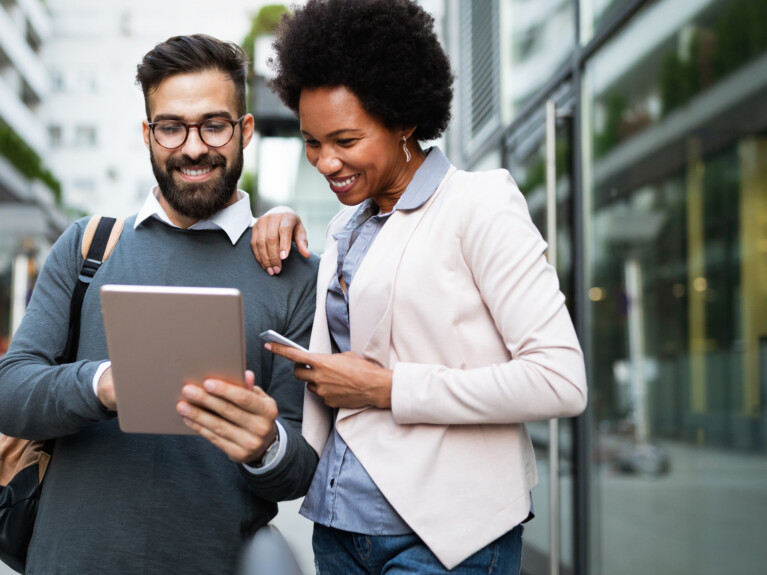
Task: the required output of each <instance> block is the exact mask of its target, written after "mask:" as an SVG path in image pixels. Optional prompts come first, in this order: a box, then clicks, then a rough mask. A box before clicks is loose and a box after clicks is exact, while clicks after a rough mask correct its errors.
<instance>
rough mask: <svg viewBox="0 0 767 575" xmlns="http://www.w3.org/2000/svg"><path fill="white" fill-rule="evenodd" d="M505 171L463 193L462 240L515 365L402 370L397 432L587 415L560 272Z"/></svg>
mask: <svg viewBox="0 0 767 575" xmlns="http://www.w3.org/2000/svg"><path fill="white" fill-rule="evenodd" d="M495 173H496V174H498V173H499V172H495ZM503 173H504V174H505V178H503V179H501V180H499V179H498V177H497V176H496V177H495V178H494V179H493V182H494V184H495V185H490V186H483V187H481V188H480V187H478V186H475V189H476V190H479V189H481V190H482V193H474V191H472V192H466V193H463V194H461V216H460V222H461V223H460V242H461V249H462V254H463V258H464V260H465V264H466V265H467V266H468V268H469V269H470V272H471V274H472V276H473V278H474V282H475V284H476V286H477V289H478V290H479V292H480V295H481V298H482V300H483V302H484V304H485V305H486V306H487V308H488V310H489V311H490V314H491V316H492V318H493V321H494V323H495V328H496V330H497V332H498V333H499V334H500V336H501V337H502V339H503V342H504V345H505V347H506V349H507V350H508V352H509V356H510V358H511V359H510V360H508V361H505V362H499V363H495V364H492V365H487V366H486V367H480V368H474V369H455V368H452V369H451V368H448V367H446V366H443V365H428V364H420V363H406V362H400V363H398V364H397V365H396V366H395V367H394V376H393V387H392V414H393V417H394V419H395V421H396V422H397V423H399V424H415V423H425V424H482V423H499V424H509V423H520V422H524V421H531V420H540V419H550V418H556V417H569V416H575V415H578V414H579V413H581V412H582V411H583V410H584V409H585V406H586V395H587V393H586V374H585V367H584V362H583V353H582V351H581V347H580V344H579V343H578V338H577V336H576V334H575V329H574V327H573V324H572V321H571V319H570V316H569V313H568V311H567V308H566V307H565V298H564V295H563V294H562V292H561V291H560V290H559V281H558V278H557V275H556V271H555V269H554V268H553V267H552V266H551V265H549V263H548V262H547V261H546V257H545V251H546V247H547V246H546V243H545V242H544V241H543V238H542V237H541V235H540V233H539V232H538V230H537V229H536V228H535V226H534V224H533V222H532V220H531V218H530V214H529V212H528V209H527V204H526V202H525V200H524V197H523V196H522V194H521V193H520V191H519V190H518V189H517V187H516V185H515V184H514V182H513V180H512V179H511V177H510V176H509V175H508V172H503ZM469 176H471V175H470V174H469ZM471 343H472V344H475V345H476V342H471Z"/></svg>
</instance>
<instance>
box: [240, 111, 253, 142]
mask: <svg viewBox="0 0 767 575" xmlns="http://www.w3.org/2000/svg"><path fill="white" fill-rule="evenodd" d="M255 122H256V121H255V119H254V118H253V114H245V117H244V118H243V119H242V122H240V125H241V126H242V147H243V148H245V147H246V146H247V145H248V144H250V141H251V140H252V139H253V132H254V130H255Z"/></svg>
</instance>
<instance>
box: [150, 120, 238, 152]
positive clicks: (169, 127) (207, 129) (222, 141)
mask: <svg viewBox="0 0 767 575" xmlns="http://www.w3.org/2000/svg"><path fill="white" fill-rule="evenodd" d="M188 130H189V127H188V126H187V125H186V124H185V123H183V122H177V121H175V120H161V121H160V122H157V123H156V124H155V127H154V137H155V139H156V140H157V143H158V144H160V145H161V146H164V147H166V148H178V147H179V146H181V145H182V144H183V143H184V141H185V140H186V136H187V131H188ZM198 131H199V134H200V138H201V139H202V141H203V142H205V144H206V145H208V146H210V147H212V148H219V147H221V146H225V145H226V144H227V143H229V140H231V139H232V134H234V126H233V125H232V124H231V123H229V122H228V121H226V120H222V119H216V118H210V119H208V120H205V121H204V122H203V123H202V124H200V125H199V127H198Z"/></svg>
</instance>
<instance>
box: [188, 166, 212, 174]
mask: <svg viewBox="0 0 767 575" xmlns="http://www.w3.org/2000/svg"><path fill="white" fill-rule="evenodd" d="M212 169H213V166H208V167H207V168H203V169H202V170H190V169H188V168H180V170H181V173H182V174H184V175H185V176H202V175H203V174H207V173H208V172H210V171H211V170H212Z"/></svg>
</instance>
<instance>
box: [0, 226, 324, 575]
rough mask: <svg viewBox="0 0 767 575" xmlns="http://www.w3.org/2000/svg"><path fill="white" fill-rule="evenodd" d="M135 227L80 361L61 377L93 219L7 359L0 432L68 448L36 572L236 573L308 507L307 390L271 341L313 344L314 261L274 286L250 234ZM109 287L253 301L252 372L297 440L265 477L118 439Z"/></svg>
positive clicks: (107, 276)
mask: <svg viewBox="0 0 767 575" xmlns="http://www.w3.org/2000/svg"><path fill="white" fill-rule="evenodd" d="M133 222H134V218H129V219H128V220H127V221H126V225H125V229H124V231H123V233H122V236H121V238H120V240H119V242H118V243H117V247H116V248H115V250H114V252H113V253H112V255H111V257H110V258H109V259H108V260H107V261H106V262H105V263H104V265H103V266H102V267H101V269H100V270H99V272H98V273H97V274H96V277H95V278H94V281H93V283H92V284H91V286H90V288H89V290H88V293H87V295H86V297H85V302H84V304H83V308H82V330H81V337H80V348H79V352H78V359H77V361H76V362H75V363H71V364H67V365H55V360H54V358H55V357H56V356H57V355H59V354H60V353H61V351H62V350H63V348H64V345H65V342H66V337H67V328H68V317H69V305H70V297H71V294H72V289H73V286H74V284H75V282H76V279H77V275H78V271H79V269H80V266H81V264H82V257H81V256H80V241H81V238H82V232H83V229H84V226H85V224H86V223H87V220H80V221H78V222H76V223H75V224H73V225H72V226H71V227H70V228H69V229H68V230H67V231H66V232H65V233H64V234H63V235H62V236H61V238H60V239H59V241H58V242H56V245H55V246H54V247H53V250H52V251H51V254H50V256H49V257H48V259H47V260H46V262H45V265H44V267H43V269H42V271H41V274H40V277H39V279H38V282H37V284H36V286H35V290H34V293H33V295H32V300H31V302H30V304H29V308H28V310H27V313H26V315H25V317H24V320H23V321H22V323H21V326H20V327H19V329H18V331H17V332H16V334H15V336H14V338H13V342H12V343H11V347H10V349H9V350H8V353H7V354H6V355H5V357H3V358H2V360H0V432H2V433H5V434H7V435H11V436H16V437H25V438H30V439H47V438H53V437H55V438H58V439H57V440H56V445H55V448H54V453H53V460H52V462H51V465H50V467H49V469H48V473H47V475H46V478H45V483H44V486H43V497H42V499H41V502H40V509H39V513H38V518H37V523H36V525H35V533H34V536H33V539H32V543H31V546H30V550H29V559H28V563H27V573H28V574H32V575H34V574H44V575H51V574H55V573H65V574H72V575H88V574H96V573H98V574H104V573H115V574H117V573H120V574H121V573H126V574H127V573H130V574H155V573H156V574H169V573H173V574H185V573H190V574H191V573H194V574H198V573H200V574H202V573H211V574H213V573H215V574H226V573H233V572H234V571H235V568H236V564H237V560H238V554H239V552H240V550H241V547H242V543H243V541H244V539H245V538H246V537H247V536H248V535H249V534H251V533H252V532H253V531H254V530H255V529H256V528H257V527H259V526H261V525H263V524H265V523H267V522H268V521H269V520H270V519H271V518H272V517H274V515H275V514H276V513H277V505H276V502H277V501H279V500H286V499H294V498H296V497H300V496H301V495H303V494H304V493H305V492H306V490H307V489H308V487H309V483H310V481H311V478H312V474H313V472H314V469H315V467H316V464H317V456H316V454H315V453H314V451H313V450H312V448H311V447H309V446H308V444H307V443H306V442H305V441H304V440H303V438H302V437H301V435H300V422H301V413H302V400H303V384H302V383H301V382H299V381H297V380H296V379H295V378H294V377H293V365H292V364H291V363H290V362H288V361H286V360H284V359H282V358H280V357H278V356H274V355H272V354H271V353H269V352H267V351H266V350H265V349H264V348H263V342H262V341H261V340H260V338H259V333H260V332H262V331H264V330H266V329H274V330H276V331H278V332H280V333H282V334H284V335H286V336H287V337H289V338H290V339H292V340H294V341H296V342H298V343H301V344H303V345H305V346H306V345H308V341H309V334H310V330H311V323H312V318H313V315H314V304H315V301H314V300H315V295H314V294H315V281H316V272H317V264H318V260H317V258H314V257H313V258H312V259H311V260H309V261H307V260H305V259H304V258H302V257H301V256H295V255H293V254H296V253H297V252H296V250H293V251H291V256H290V258H291V259H292V260H294V261H290V262H289V263H288V265H286V266H285V267H284V270H283V272H282V273H281V274H280V275H278V276H274V277H270V276H268V275H267V274H266V273H264V272H263V270H261V268H260V267H259V266H258V264H257V263H256V262H255V259H254V257H253V254H252V252H251V249H250V245H249V238H250V234H249V233H248V232H246V233H244V234H243V236H242V237H241V238H240V239H239V241H238V242H237V244H236V245H234V246H232V244H231V242H230V240H229V238H228V237H227V236H226V234H225V233H224V232H223V231H220V230H205V231H203V230H200V231H189V230H182V229H175V228H171V227H170V226H167V225H165V224H163V223H161V222H158V221H156V220H154V219H149V220H147V221H145V222H144V223H142V224H141V226H139V228H138V229H137V230H134V229H133ZM105 283H128V284H145V285H188V286H220V287H235V288H238V289H239V290H241V291H242V293H243V303H244V309H245V333H246V339H247V364H248V368H249V369H251V370H253V371H254V372H255V374H256V380H257V384H258V385H260V386H261V387H262V388H263V389H264V390H265V391H266V392H267V393H268V394H269V395H271V396H272V397H273V398H274V399H275V400H276V401H277V404H278V407H279V411H280V421H281V423H282V424H283V426H284V427H285V429H286V431H287V434H288V442H287V445H288V451H287V453H286V455H285V457H284V459H283V460H282V461H281V462H280V464H279V465H278V466H277V467H276V468H275V469H273V470H271V471H269V472H268V473H266V474H263V475H258V476H254V475H252V474H249V473H248V472H247V471H246V470H245V469H243V468H242V467H241V466H239V465H237V464H235V463H233V462H231V461H230V460H229V459H228V458H227V457H226V455H225V454H224V453H223V452H221V451H219V450H218V449H217V448H216V447H214V446H213V445H212V444H210V443H209V442H208V441H207V440H205V439H203V438H201V437H197V436H170V435H166V436H163V435H137V434H126V433H123V432H121V431H120V429H119V427H118V423H117V419H116V418H115V417H114V413H112V412H109V411H107V410H106V409H104V407H103V406H102V405H101V403H100V402H99V401H98V400H97V398H96V396H95V394H94V392H93V387H92V380H93V376H94V373H95V371H96V369H97V367H98V365H99V363H101V361H103V360H105V359H107V348H106V342H105V337H104V326H103V322H102V318H101V309H100V304H99V287H100V286H101V285H103V284H105Z"/></svg>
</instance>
